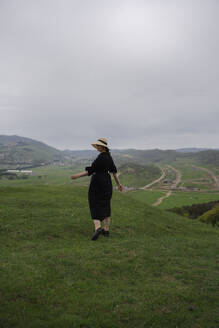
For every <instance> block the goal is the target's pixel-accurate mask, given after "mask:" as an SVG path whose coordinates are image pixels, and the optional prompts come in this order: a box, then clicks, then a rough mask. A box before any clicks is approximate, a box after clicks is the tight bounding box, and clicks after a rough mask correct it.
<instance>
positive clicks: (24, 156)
mask: <svg viewBox="0 0 219 328" xmlns="http://www.w3.org/2000/svg"><path fill="white" fill-rule="evenodd" d="M62 157H63V155H62V152H61V151H59V150H57V149H55V148H53V147H50V146H48V145H46V144H44V143H43V142H39V141H36V140H33V139H30V138H24V137H19V136H16V135H15V136H5V135H0V164H1V165H4V164H5V165H14V166H19V165H21V166H30V165H37V164H41V163H49V162H53V161H59V160H60V159H61V158H62Z"/></svg>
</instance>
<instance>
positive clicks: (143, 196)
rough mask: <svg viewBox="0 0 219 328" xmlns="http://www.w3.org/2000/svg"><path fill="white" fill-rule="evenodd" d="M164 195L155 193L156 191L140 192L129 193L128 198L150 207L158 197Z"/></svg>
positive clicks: (163, 193)
mask: <svg viewBox="0 0 219 328" xmlns="http://www.w3.org/2000/svg"><path fill="white" fill-rule="evenodd" d="M163 195H165V192H161V191H156V190H141V191H138V190H137V191H131V192H129V193H128V196H129V197H131V198H134V199H136V200H138V201H140V202H143V203H144V204H148V205H151V204H153V203H154V202H156V200H157V199H158V198H160V197H162V196H163Z"/></svg>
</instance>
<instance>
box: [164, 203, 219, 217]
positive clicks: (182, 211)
mask: <svg viewBox="0 0 219 328" xmlns="http://www.w3.org/2000/svg"><path fill="white" fill-rule="evenodd" d="M217 204H219V200H215V201H212V202H208V203H202V204H193V205H191V206H182V207H174V208H171V209H169V210H168V211H170V212H174V213H177V214H179V215H183V216H187V217H189V218H190V219H197V218H198V217H199V216H201V215H203V214H204V213H205V212H207V211H210V210H211V209H212V208H213V207H214V206H215V205H217Z"/></svg>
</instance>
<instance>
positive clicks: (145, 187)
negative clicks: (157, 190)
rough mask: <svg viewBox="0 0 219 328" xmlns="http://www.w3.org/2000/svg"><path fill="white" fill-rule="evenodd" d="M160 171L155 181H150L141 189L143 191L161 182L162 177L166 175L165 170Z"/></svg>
mask: <svg viewBox="0 0 219 328" xmlns="http://www.w3.org/2000/svg"><path fill="white" fill-rule="evenodd" d="M161 171H162V175H161V176H160V177H159V178H158V179H157V180H154V181H152V182H151V183H149V184H147V185H146V186H144V187H142V188H141V189H143V190H145V189H147V188H150V187H151V186H153V185H154V184H155V183H158V182H159V181H161V180H162V179H164V177H165V175H166V173H165V170H164V169H163V168H162V169H161Z"/></svg>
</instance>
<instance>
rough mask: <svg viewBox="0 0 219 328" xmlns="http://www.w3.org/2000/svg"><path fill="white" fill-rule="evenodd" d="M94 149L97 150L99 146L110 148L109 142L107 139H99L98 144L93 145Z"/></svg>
mask: <svg viewBox="0 0 219 328" xmlns="http://www.w3.org/2000/svg"><path fill="white" fill-rule="evenodd" d="M91 145H92V146H93V147H94V148H96V149H97V146H103V147H106V148H108V145H107V140H106V139H105V138H99V139H98V140H97V142H95V143H92V144H91Z"/></svg>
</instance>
